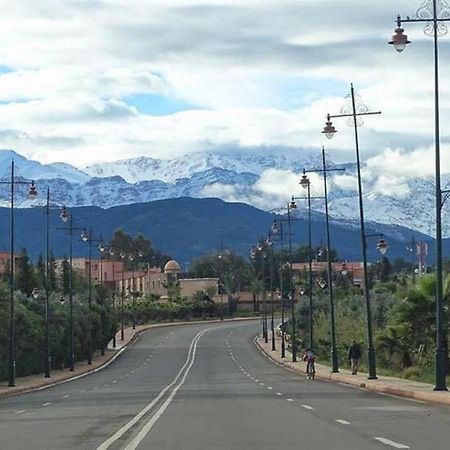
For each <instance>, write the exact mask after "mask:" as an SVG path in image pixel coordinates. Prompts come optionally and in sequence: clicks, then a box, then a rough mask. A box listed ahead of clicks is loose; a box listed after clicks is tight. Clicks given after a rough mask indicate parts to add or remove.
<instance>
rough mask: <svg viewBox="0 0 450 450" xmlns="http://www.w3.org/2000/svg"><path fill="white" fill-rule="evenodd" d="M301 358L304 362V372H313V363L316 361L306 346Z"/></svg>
mask: <svg viewBox="0 0 450 450" xmlns="http://www.w3.org/2000/svg"><path fill="white" fill-rule="evenodd" d="M302 359H303V361H305V362H306V374H307V375H309V374H310V373H311V372H313V373H314V372H315V368H314V363H315V361H316V357H315V355H314V352H313V351H312V350H310V349H309V348H307V349H306V351H305V353H304V354H303V358H302Z"/></svg>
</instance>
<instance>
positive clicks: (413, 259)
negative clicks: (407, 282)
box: [406, 236, 417, 285]
mask: <svg viewBox="0 0 450 450" xmlns="http://www.w3.org/2000/svg"><path fill="white" fill-rule="evenodd" d="M406 250H407V251H408V252H411V264H412V283H413V285H415V284H416V255H417V243H416V240H415V238H414V236H413V237H412V238H411V242H408V243H407V244H406Z"/></svg>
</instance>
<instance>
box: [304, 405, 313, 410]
mask: <svg viewBox="0 0 450 450" xmlns="http://www.w3.org/2000/svg"><path fill="white" fill-rule="evenodd" d="M302 408H305V409H309V410H313V409H314V408H313V407H312V406H309V405H302Z"/></svg>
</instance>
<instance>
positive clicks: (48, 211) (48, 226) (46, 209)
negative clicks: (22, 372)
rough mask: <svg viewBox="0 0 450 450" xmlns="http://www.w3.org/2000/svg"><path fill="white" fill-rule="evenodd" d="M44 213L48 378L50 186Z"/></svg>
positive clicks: (47, 362)
mask: <svg viewBox="0 0 450 450" xmlns="http://www.w3.org/2000/svg"><path fill="white" fill-rule="evenodd" d="M45 214H46V227H45V228H46V233H45V241H46V246H45V253H46V255H45V355H44V359H45V361H44V375H45V378H50V366H51V361H50V324H49V319H50V314H49V312H50V311H49V297H50V286H49V280H48V275H49V266H50V188H49V187H47V203H46V207H45Z"/></svg>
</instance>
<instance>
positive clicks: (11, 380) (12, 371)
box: [0, 159, 37, 387]
mask: <svg viewBox="0 0 450 450" xmlns="http://www.w3.org/2000/svg"><path fill="white" fill-rule="evenodd" d="M0 184H7V185H9V186H10V205H11V207H10V227H11V229H10V263H9V265H10V267H9V364H8V386H9V387H14V386H15V385H16V340H15V339H16V336H15V335H16V326H15V325H16V324H15V317H14V315H15V311H14V309H15V308H14V306H15V305H14V269H15V267H14V264H15V261H14V195H15V187H16V185H24V184H25V185H30V190H29V191H28V196H29V198H31V199H35V198H36V197H37V190H36V187H35V185H34V181H24V180H19V179H16V175H15V165H14V159H12V160H11V179H10V180H8V181H0Z"/></svg>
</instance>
